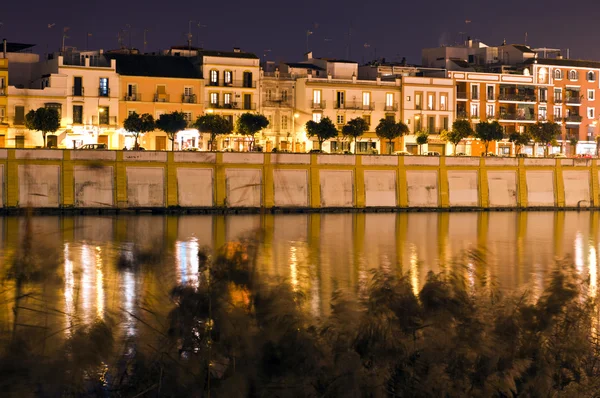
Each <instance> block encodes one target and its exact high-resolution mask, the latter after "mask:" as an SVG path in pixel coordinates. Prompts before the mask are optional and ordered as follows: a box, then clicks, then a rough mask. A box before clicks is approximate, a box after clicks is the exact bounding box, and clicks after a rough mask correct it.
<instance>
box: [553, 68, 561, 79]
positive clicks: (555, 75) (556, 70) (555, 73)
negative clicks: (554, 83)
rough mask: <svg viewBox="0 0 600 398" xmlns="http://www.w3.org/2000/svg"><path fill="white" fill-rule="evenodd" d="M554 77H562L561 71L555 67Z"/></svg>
mask: <svg viewBox="0 0 600 398" xmlns="http://www.w3.org/2000/svg"><path fill="white" fill-rule="evenodd" d="M554 78H555V79H562V71H561V70H560V69H555V70H554Z"/></svg>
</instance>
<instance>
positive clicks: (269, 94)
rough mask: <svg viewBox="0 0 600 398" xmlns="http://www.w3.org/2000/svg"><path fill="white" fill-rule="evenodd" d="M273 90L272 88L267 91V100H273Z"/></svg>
mask: <svg viewBox="0 0 600 398" xmlns="http://www.w3.org/2000/svg"><path fill="white" fill-rule="evenodd" d="M272 94H273V93H272V92H271V90H267V92H266V93H265V97H267V101H271V97H272Z"/></svg>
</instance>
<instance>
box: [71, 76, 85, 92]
mask: <svg viewBox="0 0 600 398" xmlns="http://www.w3.org/2000/svg"><path fill="white" fill-rule="evenodd" d="M73 95H74V96H76V97H81V96H83V78H82V77H81V76H75V77H73Z"/></svg>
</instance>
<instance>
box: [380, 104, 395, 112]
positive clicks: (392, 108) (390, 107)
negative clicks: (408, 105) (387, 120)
mask: <svg viewBox="0 0 600 398" xmlns="http://www.w3.org/2000/svg"><path fill="white" fill-rule="evenodd" d="M383 110H384V111H386V112H396V111H397V110H398V103H397V102H394V103H393V104H392V105H387V104H386V105H385V106H384V107H383Z"/></svg>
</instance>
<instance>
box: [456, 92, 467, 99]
mask: <svg viewBox="0 0 600 398" xmlns="http://www.w3.org/2000/svg"><path fill="white" fill-rule="evenodd" d="M456 99H459V100H466V99H467V93H466V92H465V91H458V92H457V93H456Z"/></svg>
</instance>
